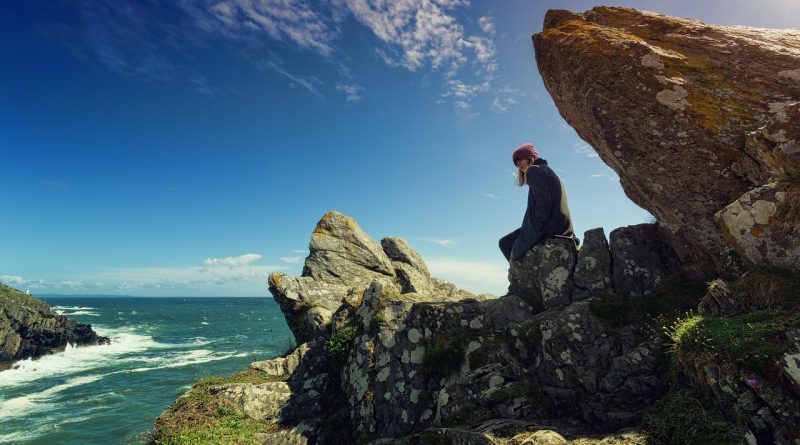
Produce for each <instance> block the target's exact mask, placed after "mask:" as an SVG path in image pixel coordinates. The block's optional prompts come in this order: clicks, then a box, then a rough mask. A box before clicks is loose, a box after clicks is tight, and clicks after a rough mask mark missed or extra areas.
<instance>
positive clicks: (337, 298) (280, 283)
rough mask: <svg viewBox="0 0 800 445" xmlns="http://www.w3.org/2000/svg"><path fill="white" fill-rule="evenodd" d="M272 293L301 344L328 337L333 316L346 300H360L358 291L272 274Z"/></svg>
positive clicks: (309, 279)
mask: <svg viewBox="0 0 800 445" xmlns="http://www.w3.org/2000/svg"><path fill="white" fill-rule="evenodd" d="M269 291H270V293H272V297H273V298H274V299H275V301H276V302H277V303H278V304H279V305H280V307H281V310H282V311H283V314H284V316H285V317H286V321H287V323H288V324H289V328H290V329H291V330H292V334H294V337H295V339H296V340H297V342H298V343H305V342H307V341H311V340H314V339H317V338H325V337H327V336H328V335H329V333H330V323H331V317H332V316H333V313H334V312H335V311H336V310H337V309H339V307H340V306H341V305H342V302H343V301H354V300H358V299H360V294H361V292H359V290H358V289H357V288H353V287H348V286H346V285H344V284H342V283H340V282H334V283H330V282H327V281H323V280H317V279H314V278H312V277H290V276H288V275H286V274H282V273H271V274H270V275H269Z"/></svg>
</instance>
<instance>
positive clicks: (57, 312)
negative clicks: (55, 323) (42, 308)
mask: <svg viewBox="0 0 800 445" xmlns="http://www.w3.org/2000/svg"><path fill="white" fill-rule="evenodd" d="M56 314H58V315H63V316H65V317H70V316H72V315H91V316H93V317H99V316H100V314H98V313H97V312H91V311H84V310H80V311H75V312H67V311H62V310H57V311H56Z"/></svg>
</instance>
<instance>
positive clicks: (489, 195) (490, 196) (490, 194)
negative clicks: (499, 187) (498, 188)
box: [483, 193, 498, 200]
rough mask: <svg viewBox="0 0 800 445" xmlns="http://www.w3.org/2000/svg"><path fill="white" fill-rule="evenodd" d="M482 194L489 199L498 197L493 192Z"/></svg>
mask: <svg viewBox="0 0 800 445" xmlns="http://www.w3.org/2000/svg"><path fill="white" fill-rule="evenodd" d="M483 196H485V197H487V198H489V199H491V200H496V199H498V198H497V195H495V194H494V193H484V194H483Z"/></svg>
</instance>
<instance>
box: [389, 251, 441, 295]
mask: <svg viewBox="0 0 800 445" xmlns="http://www.w3.org/2000/svg"><path fill="white" fill-rule="evenodd" d="M381 246H382V247H383V251H384V252H386V255H387V256H388V257H389V259H390V260H391V262H392V265H393V266H394V268H395V269H394V270H395V274H396V275H397V277H398V279H399V280H400V285H401V291H402V293H404V294H405V293H410V292H413V293H417V294H422V295H431V293H432V292H433V284H432V283H431V274H430V272H428V266H427V265H425V262H424V261H422V257H421V256H419V254H418V253H417V252H416V251H415V250H414V249H412V248H411V246H409V245H408V243H407V242H406V240H404V239H403V238H398V237H386V238H384V239H382V240H381Z"/></svg>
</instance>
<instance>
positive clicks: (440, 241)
mask: <svg viewBox="0 0 800 445" xmlns="http://www.w3.org/2000/svg"><path fill="white" fill-rule="evenodd" d="M420 241H427V242H429V243H436V244H438V245H440V246H442V247H453V246H455V245H456V244H458V241H455V240H451V239H441V238H420Z"/></svg>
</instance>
